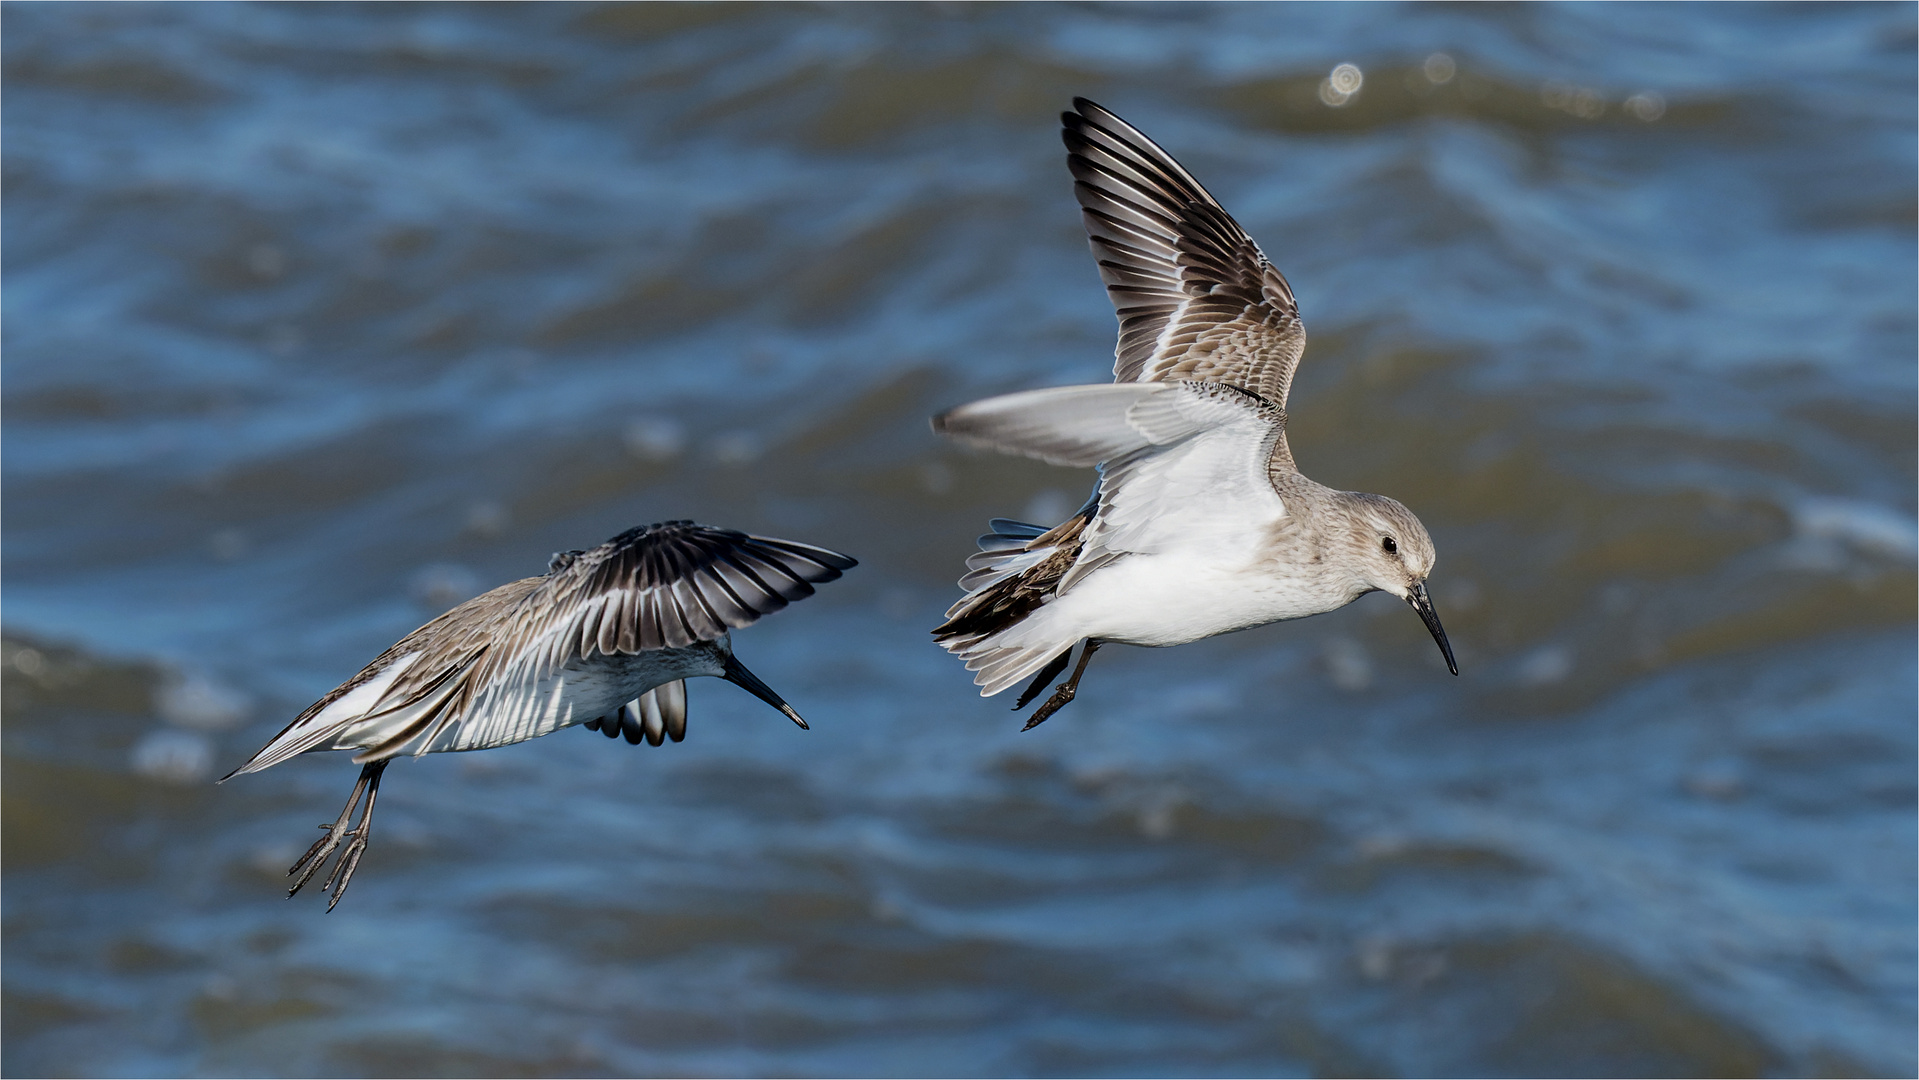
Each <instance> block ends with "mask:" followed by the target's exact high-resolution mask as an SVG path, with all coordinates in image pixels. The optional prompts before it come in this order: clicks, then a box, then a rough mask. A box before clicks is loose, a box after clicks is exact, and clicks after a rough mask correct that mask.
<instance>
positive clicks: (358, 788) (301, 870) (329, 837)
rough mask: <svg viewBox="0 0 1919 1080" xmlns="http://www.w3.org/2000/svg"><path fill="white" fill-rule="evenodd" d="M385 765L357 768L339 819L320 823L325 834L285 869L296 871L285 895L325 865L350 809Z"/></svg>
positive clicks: (290, 873) (289, 873) (375, 782)
mask: <svg viewBox="0 0 1919 1080" xmlns="http://www.w3.org/2000/svg"><path fill="white" fill-rule="evenodd" d="M385 768H386V762H384V761H376V762H373V763H371V764H369V765H367V766H365V767H364V768H362V769H361V770H360V780H359V782H358V783H356V784H354V785H353V794H352V795H350V796H348V797H347V801H346V809H344V810H342V811H340V819H339V820H338V821H335V822H334V823H333V824H331V825H322V826H320V828H321V829H324V830H325V831H326V835H325V836H322V837H320V838H319V839H318V840H315V841H314V842H313V846H312V847H310V848H308V849H307V853H306V854H305V855H302V856H300V861H299V862H296V863H294V864H293V867H292V869H290V870H288V871H287V876H288V877H292V876H294V875H295V874H298V875H299V880H298V881H295V882H294V883H293V887H292V888H291V889H288V890H287V897H288V898H289V899H291V898H292V896H293V894H294V893H297V892H299V891H300V890H301V888H303V887H304V886H305V885H306V883H307V882H308V881H309V880H311V879H312V877H313V875H314V874H316V873H319V871H320V867H322V866H325V865H326V861H327V859H328V857H330V856H331V855H332V854H333V850H334V849H335V848H337V847H339V846H340V837H341V836H342V835H344V834H345V832H346V827H347V824H348V823H349V822H351V821H352V820H353V810H354V808H355V807H357V806H359V805H360V796H361V795H362V794H363V793H365V791H366V789H367V786H368V785H369V784H372V785H374V786H376V787H377V786H378V784H379V777H380V772H381V770H383V769H385ZM322 887H323V888H324V886H322Z"/></svg>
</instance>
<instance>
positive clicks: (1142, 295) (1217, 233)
mask: <svg viewBox="0 0 1919 1080" xmlns="http://www.w3.org/2000/svg"><path fill="white" fill-rule="evenodd" d="M1073 107H1074V110H1075V111H1074V112H1070V113H1066V114H1064V115H1063V116H1062V121H1063V123H1064V131H1063V138H1064V140H1065V143H1066V149H1067V164H1068V166H1069V168H1070V169H1071V171H1072V174H1073V178H1074V183H1073V193H1074V195H1075V196H1076V197H1077V198H1078V200H1079V203H1080V206H1081V208H1082V214H1081V216H1082V218H1083V219H1084V222H1085V225H1086V234H1087V240H1088V243H1089V244H1090V245H1091V247H1092V250H1093V257H1094V260H1095V261H1096V262H1097V263H1098V264H1099V271H1100V278H1101V280H1103V281H1104V282H1105V283H1106V289H1107V295H1108V296H1109V297H1110V298H1111V299H1112V302H1113V307H1114V309H1115V312H1116V314H1117V315H1118V317H1119V324H1120V332H1119V342H1118V345H1117V346H1116V348H1115V350H1114V358H1113V375H1114V378H1115V379H1116V380H1118V381H1120V382H1160V381H1179V380H1195V381H1202V382H1221V383H1227V384H1230V385H1233V386H1237V387H1240V388H1241V389H1244V390H1247V391H1249V392H1251V393H1253V394H1256V395H1258V396H1259V397H1260V398H1262V399H1264V400H1265V401H1268V402H1270V403H1272V404H1273V405H1275V406H1277V407H1279V408H1280V409H1284V408H1285V407H1286V398H1287V395H1288V393H1289V392H1290V390H1291V388H1292V381H1293V372H1294V370H1295V369H1296V368H1297V367H1298V366H1299V359H1300V356H1301V354H1302V353H1304V351H1305V348H1306V330H1305V326H1304V324H1303V323H1302V322H1301V321H1300V318H1299V305H1298V302H1297V301H1296V300H1295V299H1294V297H1293V290H1292V286H1291V285H1289V284H1287V282H1286V278H1285V276H1284V275H1283V274H1281V273H1280V272H1279V271H1278V270H1277V269H1274V267H1273V265H1272V263H1271V262H1269V261H1268V260H1267V258H1266V256H1265V254H1264V253H1263V252H1261V251H1260V249H1259V245H1258V244H1256V243H1254V242H1253V239H1252V237H1250V236H1248V235H1247V234H1246V231H1245V230H1244V229H1242V228H1241V227H1240V225H1239V223H1238V222H1236V221H1234V220H1233V217H1232V215H1231V214H1229V213H1227V212H1226V209H1225V208H1224V207H1223V206H1221V205H1220V204H1219V202H1218V201H1217V200H1216V199H1214V198H1213V197H1212V195H1211V194H1209V193H1208V192H1207V191H1206V189H1205V188H1204V187H1203V186H1201V185H1200V183H1199V181H1198V180H1196V179H1194V177H1193V175H1192V174H1191V173H1189V172H1187V171H1186V169H1185V168H1183V167H1182V166H1181V165H1180V164H1179V162H1177V161H1175V160H1173V157H1172V155H1170V154H1168V153H1167V152H1166V151H1165V150H1163V149H1161V148H1160V146H1159V145H1158V144H1157V143H1155V142H1153V140H1151V139H1149V138H1147V137H1146V136H1145V135H1144V134H1143V133H1141V132H1140V131H1139V130H1138V129H1137V128H1135V127H1133V126H1132V125H1130V124H1128V123H1126V121H1124V120H1121V119H1120V118H1119V117H1117V116H1115V115H1113V114H1112V113H1111V112H1108V111H1107V110H1105V109H1103V108H1101V107H1100V106H1098V105H1095V104H1094V103H1092V102H1090V101H1087V100H1086V99H1084V98H1076V99H1074V102H1073Z"/></svg>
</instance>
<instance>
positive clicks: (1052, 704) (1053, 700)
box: [1020, 682, 1079, 731]
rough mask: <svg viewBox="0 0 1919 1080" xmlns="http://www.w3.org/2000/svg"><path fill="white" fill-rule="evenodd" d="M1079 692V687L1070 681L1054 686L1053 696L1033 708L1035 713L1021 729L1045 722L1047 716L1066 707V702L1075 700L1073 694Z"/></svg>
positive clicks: (1024, 729) (1034, 726)
mask: <svg viewBox="0 0 1919 1080" xmlns="http://www.w3.org/2000/svg"><path fill="white" fill-rule="evenodd" d="M1078 692H1079V688H1078V687H1076V686H1074V685H1073V684H1072V683H1069V682H1066V683H1060V684H1059V685H1058V686H1055V687H1053V696H1051V697H1049V698H1047V699H1046V700H1045V701H1043V702H1041V703H1040V706H1039V708H1037V709H1035V710H1033V715H1032V716H1031V717H1029V718H1028V719H1027V721H1026V726H1025V727H1023V728H1020V730H1021V731H1031V730H1033V729H1034V728H1036V727H1038V726H1040V725H1041V724H1043V723H1045V722H1046V718H1047V717H1049V716H1051V715H1053V714H1054V713H1056V712H1058V711H1060V710H1061V709H1063V708H1065V707H1066V703H1067V702H1069V701H1071V700H1073V695H1074V694H1076V693H1078Z"/></svg>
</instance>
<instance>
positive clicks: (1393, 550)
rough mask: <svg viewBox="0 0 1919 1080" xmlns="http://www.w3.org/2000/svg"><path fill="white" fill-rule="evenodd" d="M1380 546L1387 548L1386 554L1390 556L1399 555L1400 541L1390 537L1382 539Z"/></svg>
mask: <svg viewBox="0 0 1919 1080" xmlns="http://www.w3.org/2000/svg"><path fill="white" fill-rule="evenodd" d="M1379 546H1380V547H1383V548H1385V549H1386V554H1388V555H1397V554H1399V541H1397V540H1394V539H1393V538H1392V537H1390V536H1387V537H1382V538H1381V539H1380V541H1379Z"/></svg>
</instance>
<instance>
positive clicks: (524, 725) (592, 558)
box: [222, 521, 855, 911]
mask: <svg viewBox="0 0 1919 1080" xmlns="http://www.w3.org/2000/svg"><path fill="white" fill-rule="evenodd" d="M854 565H855V562H854V560H853V559H851V558H849V557H848V556H845V555H841V554H839V553H838V552H835V551H828V550H826V549H825V548H817V547H812V546H809V545H807V544H796V543H794V542H792V541H790V540H774V539H770V538H768V537H764V536H749V535H747V534H746V533H741V532H734V531H733V530H731V529H715V528H709V527H708V526H705V525H696V524H694V523H693V522H690V521H669V522H666V523H664V524H660V525H646V526H642V527H640V528H637V529H629V530H628V531H626V532H623V533H621V534H620V535H618V536H616V537H614V538H613V539H611V540H608V541H607V542H606V543H604V544H601V545H600V546H599V547H596V548H594V549H593V550H591V551H568V552H562V553H560V554H558V555H555V556H554V557H553V560H552V562H551V564H550V565H549V566H548V568H547V572H546V573H545V574H544V575H543V576H540V577H531V578H524V579H522V580H520V581H515V582H512V583H510V584H507V585H502V586H500V587H499V588H497V589H494V590H493V591H492V592H489V593H486V594H485V595H483V596H479V597H475V598H474V599H472V600H468V601H467V602H466V603H464V604H461V605H460V606H459V607H456V608H454V609H453V610H452V611H449V612H447V613H446V614H444V615H442V616H440V617H439V618H437V619H434V620H433V621H432V622H430V623H427V624H426V625H425V626H422V627H420V628H419V629H418V630H415V631H414V632H412V633H411V634H408V635H407V636H406V637H404V638H401V639H400V642H399V644H397V645H395V646H393V647H392V648H390V649H388V650H387V651H386V652H384V653H381V654H380V655H379V657H378V658H376V659H375V660H374V661H373V662H372V663H371V664H368V665H367V666H366V668H365V669H364V670H362V671H361V672H360V673H359V674H358V675H355V676H354V677H353V678H351V679H348V680H347V681H346V682H344V683H341V684H340V685H339V686H337V687H335V688H334V689H333V691H332V692H331V693H329V694H327V695H326V696H325V697H323V698H321V699H320V700H318V701H316V702H314V703H313V704H312V705H310V706H308V707H307V710H306V711H305V712H303V713H301V714H300V715H299V717H298V718H296V719H295V720H294V721H293V723H292V724H290V725H288V726H287V729H286V730H285V731H282V732H281V733H280V734H279V735H277V736H275V737H274V739H273V741H272V742H270V743H268V744H267V745H266V747H265V748H264V749H262V750H261V751H260V752H259V753H258V754H255V755H254V756H253V760H251V761H249V762H247V763H246V764H245V765H242V766H240V767H239V768H238V769H235V770H234V771H233V772H231V773H229V774H227V776H226V777H223V778H222V780H223V781H224V780H227V779H231V778H232V777H234V776H238V775H240V774H241V773H250V772H259V771H260V770H261V769H264V768H267V767H269V766H272V765H277V764H279V763H280V762H282V761H285V760H286V759H288V758H290V757H293V756H294V755H295V754H303V753H306V752H307V751H309V750H357V751H359V752H358V753H357V754H355V755H354V756H353V760H354V762H355V763H357V764H360V765H362V766H363V767H362V768H361V770H360V780H359V783H357V784H355V785H354V786H353V795H352V797H351V798H349V799H348V800H347V804H346V809H345V810H343V811H342V812H341V814H340V817H339V820H337V821H335V822H333V823H332V824H330V825H322V826H320V828H322V829H324V830H325V831H326V835H325V836H322V837H321V838H320V839H319V840H318V841H316V842H315V843H314V845H313V846H312V847H311V848H309V849H308V850H307V853H306V854H305V855H303V856H301V857H300V861H298V862H296V863H294V864H293V868H292V869H291V870H288V871H287V874H288V876H295V875H297V879H296V880H295V881H294V883H293V887H292V888H291V889H289V890H288V891H287V895H288V896H289V897H290V896H292V895H293V894H294V893H297V892H299V891H300V888H301V886H303V885H305V884H306V883H307V881H308V880H310V879H311V878H312V877H313V875H314V874H315V873H317V872H318V871H319V869H320V867H322V866H323V865H325V864H326V862H327V860H328V858H329V857H330V856H332V855H333V853H334V852H335V850H336V849H340V848H341V845H342V844H344V845H345V847H344V850H341V853H340V860H339V862H338V863H336V864H335V865H334V868H333V872H332V873H331V874H330V875H328V876H327V879H326V881H325V882H323V883H322V884H321V886H320V888H321V889H322V890H323V891H325V890H331V891H332V894H333V896H332V899H331V900H329V901H328V902H327V910H328V911H332V910H333V906H334V905H335V904H338V903H339V902H340V897H341V896H343V895H345V893H346V888H347V883H348V882H350V881H352V880H353V871H354V870H355V869H356V868H357V867H358V866H359V864H360V856H361V855H362V854H364V853H365V851H366V846H367V837H368V835H369V833H368V830H369V827H370V825H371V823H372V820H373V802H374V799H375V798H376V797H378V795H379V793H380V774H381V773H382V772H384V771H385V769H386V767H387V763H388V762H390V761H392V760H393V759H394V758H396V757H398V756H400V755H401V754H410V755H413V756H415V757H417V756H419V755H421V754H434V753H441V752H445V751H451V750H485V749H489V748H491V747H495V746H505V745H507V744H509V743H516V742H524V741H525V740H527V739H532V738H536V737H538V736H541V735H545V734H547V733H549V732H553V731H558V730H559V729H561V728H563V727H568V726H571V725H574V724H581V725H584V726H585V727H586V728H588V729H589V730H596V731H600V732H602V733H604V734H605V735H606V736H607V737H608V738H613V737H617V736H620V735H624V736H625V737H626V741H627V742H629V743H632V744H634V745H636V746H637V745H639V743H640V742H641V740H645V741H646V742H648V743H651V744H652V745H654V746H658V745H660V744H661V743H662V742H664V741H665V740H667V739H672V740H673V741H674V742H679V741H680V740H682V739H684V738H685V737H686V682H685V680H687V679H689V678H692V677H694V676H698V675H713V676H717V677H719V678H722V679H725V680H726V681H728V682H730V683H733V684H734V685H736V686H739V687H742V688H744V689H745V690H747V691H748V692H750V693H752V694H753V695H754V696H755V697H758V698H759V699H760V700H762V701H764V702H766V703H767V704H768V705H771V706H773V707H774V708H776V709H778V710H779V711H781V712H783V713H785V714H786V715H787V716H788V717H790V718H791V719H792V721H793V722H794V723H796V724H798V725H799V726H800V727H802V728H803V727H805V726H806V721H804V720H802V719H800V714H799V713H797V712H794V711H793V707H792V706H791V705H788V704H787V703H786V702H785V700H784V699H782V698H781V697H780V696H779V695H778V694H776V693H774V692H773V690H772V688H771V687H769V686H767V685H766V684H765V683H763V682H761V681H760V680H759V679H758V678H756V677H755V676H754V675H753V673H752V672H750V671H748V670H746V666H745V665H744V664H742V663H740V661H739V659H738V658H737V657H735V656H734V655H733V644H732V640H731V638H730V637H729V635H728V631H729V630H735V629H738V628H739V627H742V626H747V625H750V624H751V623H753V622H754V621H756V620H757V619H759V617H760V616H762V615H765V614H767V613H769V612H774V611H778V610H779V609H781V608H783V607H785V606H786V605H787V604H788V603H790V602H792V601H794V600H799V599H801V598H803V597H807V596H811V595H813V584H814V583H817V582H822V581H832V580H833V579H834V578H837V577H839V576H840V572H841V571H843V570H846V569H849V568H850V567H852V566H854ZM362 795H364V796H365V798H366V811H365V813H364V814H362V815H361V817H360V822H359V824H358V825H357V826H354V827H353V828H352V829H351V830H349V829H348V825H349V824H350V823H351V821H352V818H353V811H354V808H355V807H356V806H357V805H358V804H359V802H360V799H361V796H362Z"/></svg>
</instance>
